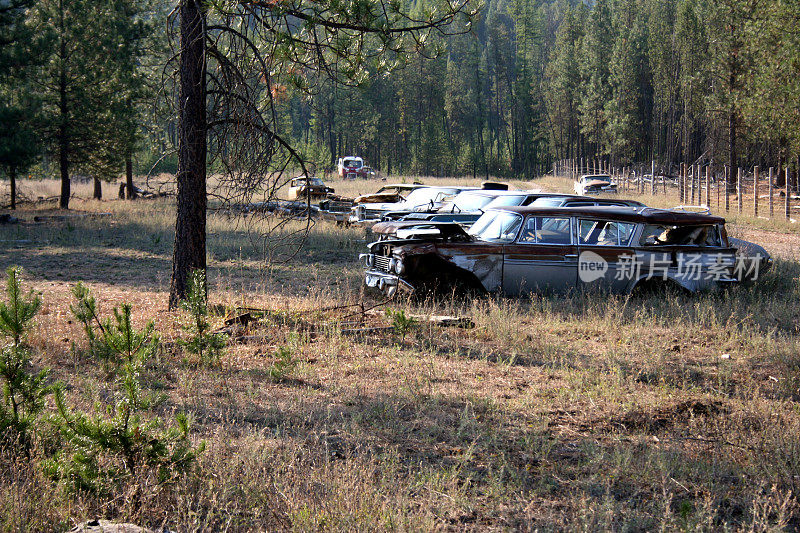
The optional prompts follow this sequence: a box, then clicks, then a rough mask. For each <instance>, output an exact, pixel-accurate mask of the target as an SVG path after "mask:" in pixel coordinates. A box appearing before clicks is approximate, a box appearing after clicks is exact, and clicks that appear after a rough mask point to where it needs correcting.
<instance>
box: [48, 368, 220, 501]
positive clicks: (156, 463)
mask: <svg viewBox="0 0 800 533" xmlns="http://www.w3.org/2000/svg"><path fill="white" fill-rule="evenodd" d="M118 385H119V387H120V390H119V391H118V392H117V399H116V401H115V403H114V404H113V405H109V406H106V407H105V408H102V407H97V408H96V410H95V413H94V414H87V413H83V412H80V411H73V410H71V409H70V408H69V407H67V405H66V403H65V400H64V394H63V391H62V390H61V389H56V394H55V399H56V407H57V419H56V420H57V425H58V428H59V430H60V432H61V434H62V436H63V437H64V441H65V442H66V446H65V447H64V448H62V449H61V450H60V451H59V452H58V453H57V454H56V455H55V456H54V457H53V458H52V459H50V460H49V461H48V462H47V464H46V470H47V472H48V473H49V474H50V475H52V476H53V477H55V478H58V479H62V480H64V481H66V482H67V483H68V485H70V486H71V487H72V488H75V489H80V490H87V491H92V492H100V493H113V492H115V489H116V490H119V489H120V488H121V485H122V486H124V485H128V486H133V487H134V489H135V492H134V494H138V492H139V490H140V487H142V486H144V485H147V484H151V483H155V484H156V485H162V484H165V483H170V482H174V481H176V480H177V479H178V478H179V476H180V475H181V474H182V473H184V472H187V471H188V470H189V469H190V468H191V467H192V466H193V464H194V463H195V460H196V458H197V456H198V455H199V454H200V453H202V452H203V450H204V449H205V443H204V442H201V443H200V444H199V445H198V446H193V445H192V443H191V441H190V439H189V429H190V425H191V421H190V419H189V417H188V416H187V415H185V414H184V413H179V414H177V415H176V417H175V423H174V424H173V425H170V426H165V424H164V421H163V420H162V419H161V418H160V417H154V418H150V419H145V418H144V417H143V416H142V412H143V411H145V410H147V409H149V408H150V407H151V406H152V401H151V398H149V397H147V396H145V395H143V394H142V391H141V388H140V384H139V378H138V373H137V371H136V369H135V368H134V367H133V366H132V365H130V364H129V365H125V367H124V370H123V375H122V376H121V377H120V378H119V381H118Z"/></svg>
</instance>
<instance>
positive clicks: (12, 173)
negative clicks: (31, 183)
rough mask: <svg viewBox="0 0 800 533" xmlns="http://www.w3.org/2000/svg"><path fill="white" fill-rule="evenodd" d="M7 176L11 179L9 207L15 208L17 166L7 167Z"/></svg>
mask: <svg viewBox="0 0 800 533" xmlns="http://www.w3.org/2000/svg"><path fill="white" fill-rule="evenodd" d="M8 177H9V179H10V180H11V209H16V208H17V167H13V166H12V167H11V168H10V169H8Z"/></svg>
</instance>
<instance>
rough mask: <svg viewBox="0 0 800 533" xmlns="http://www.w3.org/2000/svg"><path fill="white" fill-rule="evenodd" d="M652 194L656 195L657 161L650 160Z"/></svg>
mask: <svg viewBox="0 0 800 533" xmlns="http://www.w3.org/2000/svg"><path fill="white" fill-rule="evenodd" d="M650 194H651V195H653V196H655V195H656V161H655V159H652V160H650Z"/></svg>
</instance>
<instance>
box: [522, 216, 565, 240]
mask: <svg viewBox="0 0 800 533" xmlns="http://www.w3.org/2000/svg"><path fill="white" fill-rule="evenodd" d="M570 234H571V231H570V219H569V218H562V217H528V219H527V220H526V221H525V227H524V228H523V231H522V233H520V237H519V242H522V243H528V244H571V243H572V238H571V235H570Z"/></svg>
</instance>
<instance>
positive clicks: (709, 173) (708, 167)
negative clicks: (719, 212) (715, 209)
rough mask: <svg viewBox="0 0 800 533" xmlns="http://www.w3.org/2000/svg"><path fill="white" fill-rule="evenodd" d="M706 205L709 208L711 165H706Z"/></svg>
mask: <svg viewBox="0 0 800 533" xmlns="http://www.w3.org/2000/svg"><path fill="white" fill-rule="evenodd" d="M706 207H708V208H709V209H711V167H710V166H707V167H706Z"/></svg>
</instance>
